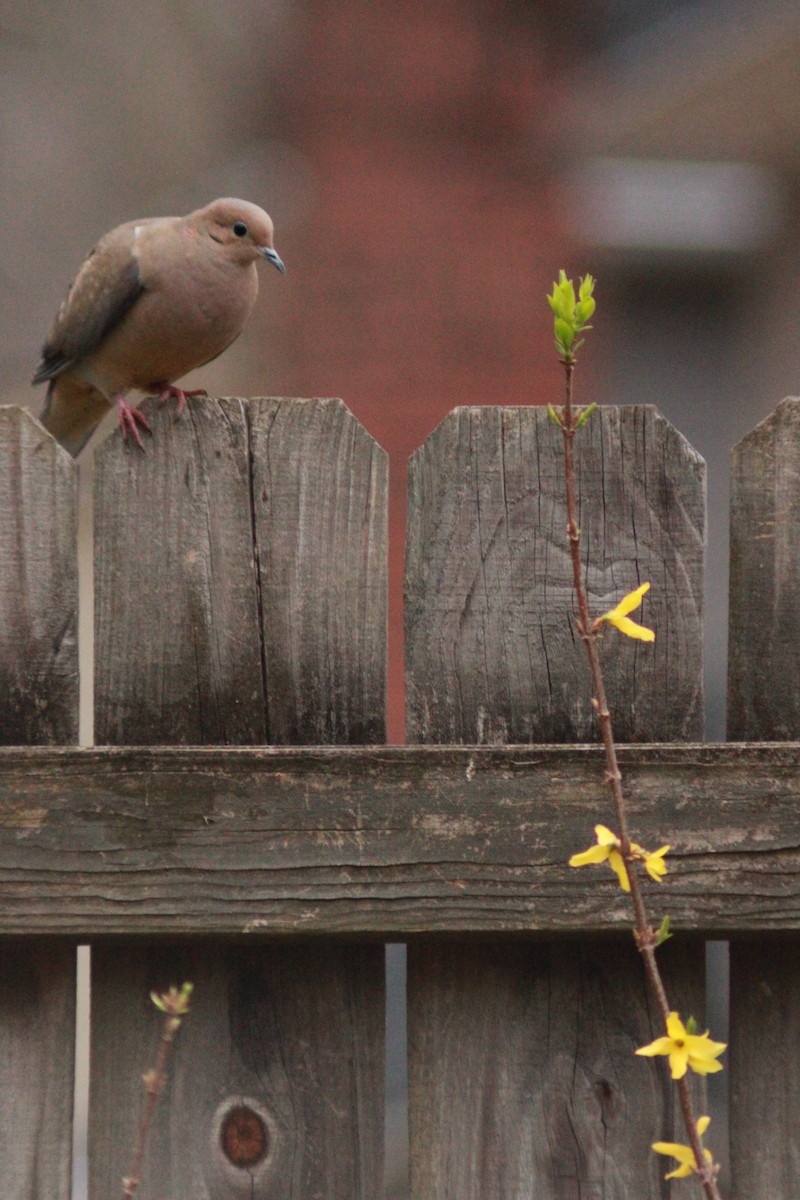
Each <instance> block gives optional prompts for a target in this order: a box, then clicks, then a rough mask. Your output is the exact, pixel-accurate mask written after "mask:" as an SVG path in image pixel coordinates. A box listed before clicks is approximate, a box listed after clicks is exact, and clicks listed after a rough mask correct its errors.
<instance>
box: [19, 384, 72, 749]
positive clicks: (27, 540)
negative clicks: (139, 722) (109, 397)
mask: <svg viewBox="0 0 800 1200" xmlns="http://www.w3.org/2000/svg"><path fill="white" fill-rule="evenodd" d="M77 499H78V475H77V471H76V468H75V463H74V462H73V460H72V459H71V458H70V456H69V455H68V454H66V453H65V451H63V450H62V449H61V448H60V447H59V446H58V445H57V444H56V442H55V441H54V440H53V438H52V437H50V435H49V434H48V433H46V432H45V431H44V429H42V427H41V425H40V424H39V423H38V421H34V419H33V417H32V416H31V415H30V413H29V412H26V410H25V409H22V408H14V407H11V406H2V407H0V714H1V715H2V720H0V744H3V745H7V746H15V745H17V746H24V745H48V744H56V743H62V744H64V745H68V744H70V743H72V742H77V740H78V560H77V529H78V519H77Z"/></svg>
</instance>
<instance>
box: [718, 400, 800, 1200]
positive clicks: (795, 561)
mask: <svg viewBox="0 0 800 1200" xmlns="http://www.w3.org/2000/svg"><path fill="white" fill-rule="evenodd" d="M798 479H800V400H797V399H787V400H784V401H783V402H782V403H781V404H779V405H778V407H777V409H776V410H775V412H774V413H773V414H772V415H771V416H770V417H768V418H767V419H766V420H765V421H762V422H761V424H760V425H758V426H757V427H756V428H755V429H754V430H753V431H752V432H751V433H750V434H748V435H747V437H745V438H744V439H743V441H741V442H740V443H739V444H738V445H737V446H736V447H735V448H734V451H733V470H732V480H731V582H730V638H729V690H728V737H729V738H731V739H737V738H741V739H744V738H748V739H752V740H756V739H758V740H762V739H763V740H772V741H786V740H793V741H798V740H800V669H799V668H800V655H798V622H797V613H798V609H799V608H800V555H799V554H798V545H800V488H798ZM771 809H772V804H771V797H770V796H768V795H767V796H765V797H764V800H763V810H762V811H763V815H762V818H761V820H762V823H763V824H764V825H769V824H771V823H772V819H773V818H772V813H771ZM754 832H755V830H754ZM770 903H771V901H770V898H769V896H764V897H763V898H762V904H763V905H764V906H765V907H766V906H769V905H770ZM730 954H731V966H730V992H731V999H730V1006H731V1009H730V1023H731V1050H730V1106H731V1114H730V1129H731V1176H732V1181H733V1191H732V1197H733V1200H775V1197H783V1196H787V1197H788V1196H793V1195H797V1192H798V1189H799V1188H800V1138H798V1136H797V1125H798V1113H800V1061H799V1060H798V1053H797V1049H798V1046H799V1045H800V939H798V938H797V937H796V936H792V935H789V936H783V937H780V938H772V939H770V940H768V941H766V942H762V941H761V940H759V941H753V940H748V941H744V940H739V939H733V940H732V942H731V950H730ZM754 1131H755V1132H754ZM754 1142H757V1150H756V1151H755V1152H754Z"/></svg>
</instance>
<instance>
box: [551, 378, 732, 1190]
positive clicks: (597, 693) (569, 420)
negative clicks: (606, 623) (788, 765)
mask: <svg viewBox="0 0 800 1200" xmlns="http://www.w3.org/2000/svg"><path fill="white" fill-rule="evenodd" d="M561 361H562V363H563V365H564V370H565V375H566V396H565V402H564V409H563V413H562V415H561V421H560V424H561V433H562V435H563V443H564V482H565V491H566V499H567V538H568V540H569V548H570V557H571V560H572V579H573V585H574V588H575V596H576V599H577V603H578V632H579V634H580V637H581V640H582V641H583V644H584V646H585V647H586V654H587V657H588V659H589V668H590V671H591V675H592V687H593V691H594V706H595V708H596V710H597V716H598V720H599V722H600V733H601V736H602V740H603V749H604V751H605V758H606V774H605V779H606V783H607V784H608V786H609V789H610V791H611V796H612V800H613V803H614V812H615V814H616V819H617V825H618V828H619V841H620V854H621V856H622V859H623V861H624V863H625V867H626V870H627V873H628V879H629V881H630V887H631V893H630V894H631V900H632V902H633V911H634V940H635V942H636V945H637V947H638V949H639V952H640V953H641V955H642V959H643V961H644V966H645V972H646V975H647V979H648V982H649V984H650V988H651V990H652V992H653V995H654V997H655V1001H656V1005H657V1007H658V1011H659V1013H660V1015H661V1018H662V1020H663V1022H664V1026H665V1027H666V1023H667V1019H668V1017H669V1015H670V1012H671V1011H672V1009H671V1008H670V1004H669V1000H668V998H667V993H666V989H665V987H664V981H663V979H662V977H661V972H660V970H659V967H658V963H657V961H656V944H657V938H656V934H655V933H654V931H653V928H652V926H651V924H650V919H649V917H648V913H647V906H646V904H645V900H644V896H643V894H642V888H641V883H640V880H639V877H638V874H637V872H636V866H635V859H636V856H635V855H634V853H633V850H632V846H631V838H630V832H629V829H628V816H627V810H626V806H625V797H624V794H623V791H622V773H621V771H620V769H619V762H618V760H617V747H616V743H615V741H614V730H613V726H612V722H611V712H610V710H609V707H608V699H607V696H606V689H605V682H604V680H603V670H602V666H601V664H600V655H599V653H598V649H597V626H596V623H595V622H594V621H593V620H592V617H591V614H590V612H589V599H588V596H587V593H586V585H585V583H584V578H583V564H582V563H581V552H580V540H581V534H580V528H579V526H578V504H577V498H576V485H575V446H574V441H575V433H576V430H577V424H576V418H575V412H574V407H573V399H572V389H573V375H574V372H575V361H574V358H573V357H572V356H569V357H567V358H563V359H562V360H561ZM675 1084H676V1086H677V1089H678V1100H679V1103H680V1108H681V1114H682V1116H683V1122H684V1125H685V1126H686V1135H687V1137H688V1139H689V1145H690V1147H691V1149H692V1152H693V1154H694V1158H695V1163H696V1165H697V1176H698V1180H699V1182H700V1185H701V1187H702V1188H703V1191H704V1192H705V1194H706V1196H707V1197H708V1200H722V1196H721V1193H720V1191H719V1189H718V1187H717V1174H718V1171H719V1167H718V1165H717V1164H715V1163H714V1162H709V1161H708V1160H707V1158H706V1156H705V1154H704V1153H703V1147H702V1145H701V1142H700V1135H699V1134H698V1132H697V1123H696V1119H695V1115H694V1108H693V1105H692V1097H691V1092H690V1089H689V1083H688V1080H687V1078H686V1076H685V1075H684V1076H683V1078H682V1079H677V1080H675Z"/></svg>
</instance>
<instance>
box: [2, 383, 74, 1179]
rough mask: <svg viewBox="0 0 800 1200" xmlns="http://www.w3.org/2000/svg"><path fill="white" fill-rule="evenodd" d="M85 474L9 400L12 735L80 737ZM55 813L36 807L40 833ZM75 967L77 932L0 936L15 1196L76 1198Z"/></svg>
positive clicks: (6, 682)
mask: <svg viewBox="0 0 800 1200" xmlns="http://www.w3.org/2000/svg"><path fill="white" fill-rule="evenodd" d="M77 481H78V476H77V471H76V469H75V465H74V463H72V462H71V461H70V460H69V459H68V458H67V456H66V455H64V454H63V453H62V451H61V450H59V448H58V447H57V446H56V444H55V443H54V441H53V439H52V438H51V437H50V436H49V435H48V434H46V433H45V432H44V430H43V429H42V428H41V426H40V425H39V424H38V423H37V422H35V421H34V420H33V419H32V417H30V416H29V414H27V413H25V412H23V411H22V410H21V409H18V408H10V407H2V408H0V513H1V514H2V519H0V743H1V744H3V745H14V744H22V745H39V746H41V745H45V746H46V745H48V744H57V743H67V744H69V743H72V742H77V740H78V649H77V627H78V559H77V529H78V522H77V500H78V489H77ZM44 816H45V814H44V812H43V811H42V810H41V809H39V810H38V811H37V809H36V807H34V808H33V809H32V810H30V809H29V810H28V812H27V814H26V819H25V822H24V824H25V825H26V826H27V828H28V830H29V832H33V831H34V830H35V827H36V824H37V823H39V824H41V822H42V821H43V819H44ZM19 836H20V834H19V833H18V838H19ZM24 836H25V834H24V832H21V838H22V840H23V841H24ZM75 968H76V951H75V941H74V939H72V938H66V939H64V940H62V941H59V942H52V941H49V940H41V939H40V940H37V941H31V940H30V939H28V938H23V939H21V940H19V941H15V942H3V943H0V1047H2V1049H1V1050H0V1164H2V1166H0V1179H2V1191H3V1195H4V1196H5V1197H6V1200H69V1194H70V1184H71V1172H72V1106H73V1089H74V1057H75Z"/></svg>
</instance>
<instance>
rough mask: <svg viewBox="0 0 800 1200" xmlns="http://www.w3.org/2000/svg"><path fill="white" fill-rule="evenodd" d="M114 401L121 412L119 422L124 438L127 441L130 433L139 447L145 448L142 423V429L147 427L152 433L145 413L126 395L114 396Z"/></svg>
mask: <svg viewBox="0 0 800 1200" xmlns="http://www.w3.org/2000/svg"><path fill="white" fill-rule="evenodd" d="M113 403H114V404H116V406H117V412H118V413H119V424H120V429H121V430H122V437H123V439H124V440H125V441H126V442H127V440H128V434H129V433H130V434H131V436H132V438H133V440H134V441H135V442H136V445H137V446H138V447H139V449H140V450H144V444H143V442H142V439H141V437H140V436H139V428H138V427H139V425H141V427H142V429H146V430H147V432H148V433H152V430H151V428H150V426H149V425H148V424H147V418H146V417H145V415H144V413H143V412H140V411H139V409H138V408H134V407H133V405H132V404H128V402H127V401H126V399H125V397H124V396H114V398H113Z"/></svg>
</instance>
